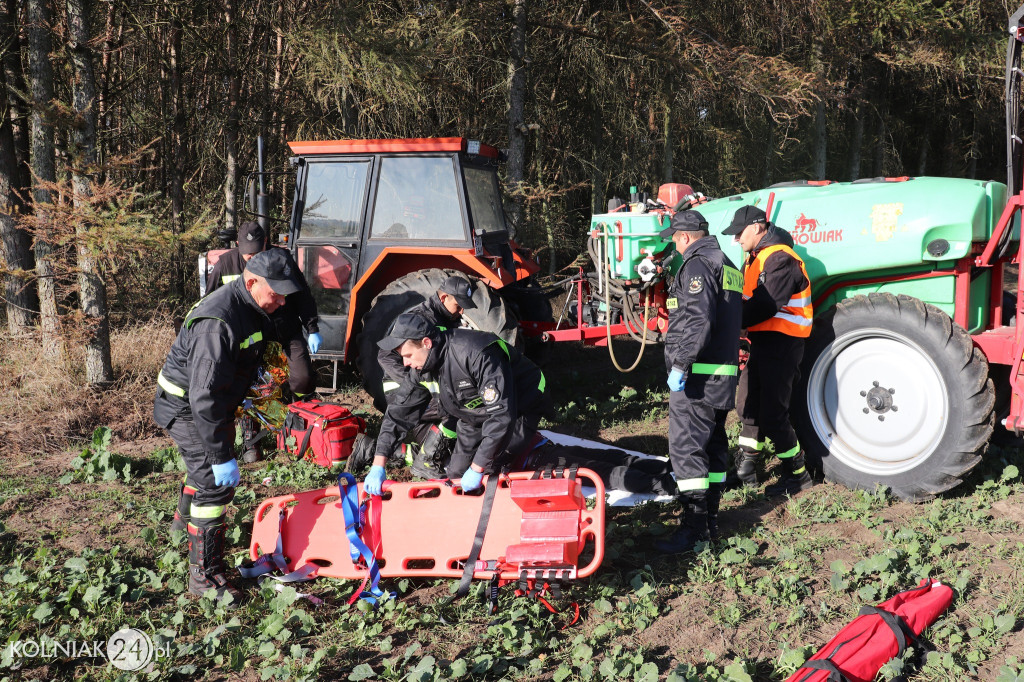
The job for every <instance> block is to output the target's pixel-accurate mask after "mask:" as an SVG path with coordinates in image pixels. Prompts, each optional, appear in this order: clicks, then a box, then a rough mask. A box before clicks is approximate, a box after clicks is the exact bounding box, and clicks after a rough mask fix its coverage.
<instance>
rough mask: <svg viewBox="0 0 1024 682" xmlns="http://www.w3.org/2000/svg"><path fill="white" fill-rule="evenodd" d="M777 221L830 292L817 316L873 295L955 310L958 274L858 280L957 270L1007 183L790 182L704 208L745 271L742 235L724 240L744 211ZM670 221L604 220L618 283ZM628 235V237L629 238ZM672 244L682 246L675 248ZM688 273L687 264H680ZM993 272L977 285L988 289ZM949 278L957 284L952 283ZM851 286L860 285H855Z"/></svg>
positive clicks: (988, 227) (983, 303) (982, 302)
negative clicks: (752, 209) (755, 209)
mask: <svg viewBox="0 0 1024 682" xmlns="http://www.w3.org/2000/svg"><path fill="white" fill-rule="evenodd" d="M772 195H774V197H773V198H772V199H771V206H770V211H771V214H770V219H771V220H772V222H774V223H775V224H776V225H778V226H780V227H782V228H784V229H785V230H787V231H789V233H790V234H791V235H792V236H793V240H794V242H795V249H796V251H797V253H799V254H800V256H801V257H802V258H803V259H804V262H805V263H806V266H807V272H808V274H809V275H810V277H811V281H812V288H813V289H814V292H815V293H814V295H815V298H818V296H819V294H820V293H825V292H829V295H828V297H827V299H825V300H821V301H820V304H821V305H819V306H818V307H819V309H818V310H816V311H815V313H816V314H817V313H818V312H822V311H824V310H826V309H828V308H829V307H831V306H832V305H834V303H835V302H836V301H838V300H841V299H842V298H846V297H848V296H853V295H856V294H860V293H869V292H872V291H893V293H909V294H910V295H913V296H916V297H918V298H921V299H922V300H925V301H927V302H929V303H933V304H935V305H938V306H939V307H940V308H942V309H943V310H945V311H946V312H947V313H948V314H950V315H952V314H953V301H954V286H953V278H952V276H950V277H940V278H934V279H927V280H917V281H914V282H902V283H895V282H893V283H880V284H879V283H874V284H865V283H863V282H861V283H851V282H852V281H853V280H857V279H861V280H863V279H865V278H871V277H875V276H877V275H885V274H888V273H897V272H905V271H908V270H915V271H921V270H933V269H938V268H950V267H952V265H953V261H955V260H957V259H959V258H962V257H963V256H965V255H967V254H968V253H969V251H970V249H971V245H972V243H976V242H984V241H986V240H987V239H988V238H989V236H990V235H991V234H992V230H993V227H994V225H995V223H996V221H997V220H998V219H999V216H1000V214H1001V213H1002V210H1003V207H1004V205H1005V203H1006V186H1005V185H1003V184H1002V183H998V182H989V181H981V180H965V179H958V178H933V177H920V178H910V179H872V180H860V181H857V182H834V183H828V184H821V185H819V184H811V183H808V182H807V181H798V182H792V183H780V184H778V185H774V186H772V187H768V188H765V189H761V190H756V191H753V192H746V193H744V194H737V195H735V196H730V197H724V198H721V199H715V200H713V201H709V202H707V203H705V204H702V205H701V206H699V207H697V210H699V211H700V212H701V213H702V214H703V215H704V217H705V218H706V219H707V220H708V224H709V229H710V230H711V234H713V235H715V236H716V237H717V238H718V240H719V243H720V244H721V246H722V249H723V250H724V251H725V252H726V253H727V254H728V255H729V257H730V258H732V260H733V261H734V262H735V263H736V264H737V266H740V265H741V264H742V260H743V253H742V250H741V249H740V247H739V245H737V244H735V243H734V242H733V240H732V237H728V236H723V235H722V230H724V229H725V228H726V227H728V225H729V223H730V222H731V221H732V216H733V214H734V213H735V212H736V209H738V208H739V207H741V206H745V205H748V204H753V205H755V206H759V207H760V208H762V209H765V210H768V209H769V205H768V204H769V197H771V196H772ZM667 225H668V218H667V217H661V216H657V215H655V214H644V213H624V212H620V213H607V214H601V215H595V216H594V217H593V219H592V221H591V227H592V229H594V230H597V231H602V230H605V229H606V228H605V226H608V228H607V230H608V231H609V232H610V233H611V234H613V235H614V236H613V237H612V238H611V239H609V240H608V244H609V247H610V248H609V251H610V253H609V262H610V264H611V269H612V273H613V276H614V277H617V278H619V279H636V278H637V271H636V266H637V265H639V264H640V262H641V261H642V260H643V259H644V258H645V257H646V256H648V255H650V254H651V253H654V252H657V251H661V250H663V249H664V248H665V246H666V243H665V242H662V241H661V240H660V238H659V237H658V236H657V232H658V231H659V230H661V229H662V227H664V226H667ZM620 233H621V234H622V235H623V236H622V238H621V239H620V238H619V234H620ZM668 247H669V248H674V247H672V245H671V244H668ZM674 267H678V266H674ZM987 274H988V273H987V271H986V273H983V276H982V277H979V278H977V279H976V281H975V285H974V287H972V288H977V289H978V293H979V294H980V293H982V292H981V289H982V288H985V287H987V284H988V281H987V279H986V277H987ZM947 280H948V281H947ZM846 283H850V284H849V286H847V284H846ZM973 294H974V292H973V291H972V297H971V298H972V304H975V303H976V307H977V310H974V311H972V314H971V316H970V317H971V319H972V325H971V326H972V327H973V326H977V325H975V324H974V322H975V321H977V323H978V325H980V324H981V322H982V320H983V319H984V314H985V311H986V310H987V304H988V297H987V296H983V295H979V296H974V295H973Z"/></svg>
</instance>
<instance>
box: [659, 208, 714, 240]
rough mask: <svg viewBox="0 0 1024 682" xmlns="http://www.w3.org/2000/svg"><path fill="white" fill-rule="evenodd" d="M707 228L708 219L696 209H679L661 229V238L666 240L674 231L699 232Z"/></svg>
mask: <svg viewBox="0 0 1024 682" xmlns="http://www.w3.org/2000/svg"><path fill="white" fill-rule="evenodd" d="M707 229H708V221H707V220H705V219H704V216H702V215H701V214H700V213H699V212H697V211H693V210H690V211H680V212H679V213H676V214H675V215H674V216H672V222H670V223H669V225H668V227H666V228H665V229H664V230H662V231H661V233H660V234H661V240H662V241H666V242H667V241H668V240H669V239H672V235H673V234H675V233H676V232H700V231H702V230H707Z"/></svg>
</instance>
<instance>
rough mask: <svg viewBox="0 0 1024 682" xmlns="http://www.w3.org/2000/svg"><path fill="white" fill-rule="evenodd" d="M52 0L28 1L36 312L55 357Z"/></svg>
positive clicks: (57, 354) (57, 320)
mask: <svg viewBox="0 0 1024 682" xmlns="http://www.w3.org/2000/svg"><path fill="white" fill-rule="evenodd" d="M51 16H52V12H51V8H50V0H28V24H29V26H28V41H29V53H28V65H29V81H30V90H31V97H32V140H31V152H32V175H33V183H32V200H33V202H34V208H35V216H36V222H37V228H36V235H35V251H36V276H37V277H38V290H39V311H40V317H41V321H42V329H43V352H44V353H45V354H46V355H47V356H48V357H50V358H52V359H56V358H59V357H60V355H61V350H62V343H61V339H60V318H59V315H58V311H57V283H56V279H55V272H54V267H53V260H52V259H53V246H52V244H50V242H49V239H50V235H51V232H52V229H53V224H52V223H53V215H52V211H51V210H50V208H49V205H50V204H51V203H52V200H51V193H50V190H49V189H48V188H46V187H43V186H42V183H53V182H54V181H55V180H56V177H57V176H56V170H55V164H56V159H55V154H54V146H53V118H52V113H51V111H52V103H53V66H52V65H51V64H50V52H51V49H52V45H51V41H50V35H51V31H50V17H51Z"/></svg>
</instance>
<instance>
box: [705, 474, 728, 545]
mask: <svg viewBox="0 0 1024 682" xmlns="http://www.w3.org/2000/svg"><path fill="white" fill-rule="evenodd" d="M723 487H724V484H722V483H712V484H711V485H709V486H708V537H709V538H711V542H718V507H719V506H720V505H721V503H722V488H723Z"/></svg>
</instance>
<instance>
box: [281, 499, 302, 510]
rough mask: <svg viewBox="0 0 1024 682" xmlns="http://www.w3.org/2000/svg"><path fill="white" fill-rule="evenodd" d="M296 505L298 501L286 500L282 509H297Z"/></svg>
mask: <svg viewBox="0 0 1024 682" xmlns="http://www.w3.org/2000/svg"><path fill="white" fill-rule="evenodd" d="M298 504H299V501H298V500H288V501H287V502H285V503H284V509H291V508H292V507H297V506H298Z"/></svg>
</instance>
